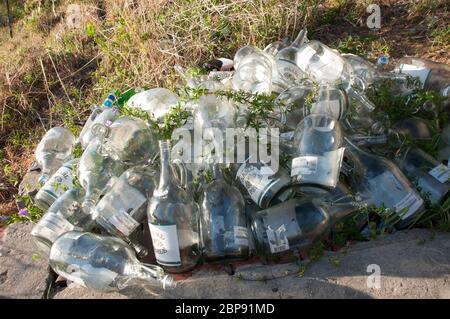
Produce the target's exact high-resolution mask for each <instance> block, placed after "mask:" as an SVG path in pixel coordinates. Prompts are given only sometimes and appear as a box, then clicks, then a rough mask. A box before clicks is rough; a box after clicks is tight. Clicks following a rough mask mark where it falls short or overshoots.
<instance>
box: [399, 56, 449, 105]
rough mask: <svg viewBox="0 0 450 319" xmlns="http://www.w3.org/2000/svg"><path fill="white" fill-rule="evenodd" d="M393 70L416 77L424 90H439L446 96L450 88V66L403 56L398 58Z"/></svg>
mask: <svg viewBox="0 0 450 319" xmlns="http://www.w3.org/2000/svg"><path fill="white" fill-rule="evenodd" d="M395 72H397V73H400V74H407V75H410V76H413V77H418V78H419V80H420V84H421V87H422V88H423V89H425V90H434V91H436V92H440V93H441V95H442V96H445V97H448V93H449V89H450V66H449V65H447V64H445V63H438V62H433V61H429V60H425V59H419V58H415V57H404V58H401V59H400V60H398V62H397V64H396V66H395Z"/></svg>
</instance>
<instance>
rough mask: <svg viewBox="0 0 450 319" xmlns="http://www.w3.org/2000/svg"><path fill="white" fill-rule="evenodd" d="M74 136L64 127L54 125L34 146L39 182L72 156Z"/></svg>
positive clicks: (42, 181)
mask: <svg viewBox="0 0 450 319" xmlns="http://www.w3.org/2000/svg"><path fill="white" fill-rule="evenodd" d="M74 144H75V136H74V135H73V134H72V132H70V131H69V130H68V129H66V128H64V127H54V128H52V129H50V130H48V131H47V133H45V135H44V137H43V138H42V140H41V141H40V142H39V144H38V146H37V147H36V152H35V156H36V160H37V162H38V164H39V165H40V166H41V171H42V173H41V177H40V178H39V183H41V185H43V184H44V183H45V182H46V181H47V180H48V179H49V178H50V176H51V175H52V174H53V173H55V172H56V170H58V168H60V167H61V166H62V165H63V164H64V163H65V162H67V161H69V160H70V159H71V157H72V149H73V146H74Z"/></svg>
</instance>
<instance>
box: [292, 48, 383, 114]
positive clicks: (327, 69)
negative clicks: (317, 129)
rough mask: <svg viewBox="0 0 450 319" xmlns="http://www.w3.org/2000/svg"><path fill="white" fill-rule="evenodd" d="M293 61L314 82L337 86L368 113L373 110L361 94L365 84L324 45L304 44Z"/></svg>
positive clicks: (369, 102)
mask: <svg viewBox="0 0 450 319" xmlns="http://www.w3.org/2000/svg"><path fill="white" fill-rule="evenodd" d="M295 61H296V63H297V66H298V67H299V68H300V69H301V70H302V71H303V72H305V73H306V74H307V75H308V77H309V78H310V79H311V80H313V81H314V82H316V83H323V82H326V83H328V84H330V85H338V86H340V87H342V89H344V90H345V91H346V93H347V94H348V96H349V97H351V98H353V99H355V100H356V101H357V102H358V103H359V104H361V105H362V106H363V107H365V108H366V109H367V110H368V111H373V110H374V109H375V106H374V104H373V103H372V102H371V101H369V100H368V99H367V97H366V96H365V95H364V94H363V93H362V92H363V91H364V90H365V82H364V81H363V80H362V79H361V78H359V77H358V76H357V75H356V74H354V72H353V69H352V67H351V65H350V63H349V62H347V61H346V60H345V59H344V58H343V57H342V56H341V55H340V54H339V53H337V52H335V51H333V50H332V49H330V48H329V47H328V46H326V45H325V44H323V43H321V42H319V41H310V42H308V43H306V44H304V45H303V46H301V47H300V48H299V50H298V52H297V53H296V60H295Z"/></svg>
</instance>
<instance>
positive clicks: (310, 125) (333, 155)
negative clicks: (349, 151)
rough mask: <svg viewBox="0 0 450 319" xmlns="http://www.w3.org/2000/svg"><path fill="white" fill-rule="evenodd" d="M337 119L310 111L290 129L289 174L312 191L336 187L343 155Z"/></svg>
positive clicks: (341, 136)
mask: <svg viewBox="0 0 450 319" xmlns="http://www.w3.org/2000/svg"><path fill="white" fill-rule="evenodd" d="M342 138H343V135H342V130H341V127H340V124H339V122H337V121H335V120H334V119H332V118H331V117H328V116H327V115H322V114H311V115H308V116H307V117H305V119H304V120H303V121H302V122H301V123H300V124H299V125H298V127H297V129H296V130H295V133H294V142H293V147H294V151H295V156H296V157H295V158H293V160H292V168H291V177H292V178H293V181H294V182H295V183H297V184H299V185H300V186H307V187H308V189H310V190H311V191H312V192H315V189H317V192H318V193H321V192H322V191H323V190H324V189H325V190H328V189H332V188H334V187H336V185H337V183H338V181H339V173H340V169H341V164H342V157H343V155H344V148H343V147H342V142H343V140H342Z"/></svg>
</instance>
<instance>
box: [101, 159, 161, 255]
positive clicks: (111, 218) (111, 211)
mask: <svg viewBox="0 0 450 319" xmlns="http://www.w3.org/2000/svg"><path fill="white" fill-rule="evenodd" d="M157 179H158V173H157V171H155V170H154V169H153V168H152V167H150V166H148V165H141V166H135V167H133V168H130V169H128V170H126V171H125V172H124V173H122V175H120V177H119V178H118V179H117V181H116V182H115V183H114V184H113V186H112V187H111V189H110V190H109V191H108V192H107V193H106V194H105V196H103V197H102V199H101V200H100V201H99V202H98V204H97V205H96V206H95V209H94V216H95V221H96V222H97V224H98V225H100V226H101V227H102V228H103V229H105V230H106V231H107V232H108V233H109V234H111V235H113V236H117V237H120V238H121V239H123V240H124V241H125V242H127V243H129V244H130V245H131V246H133V248H135V250H136V251H137V253H138V255H139V256H144V255H146V254H147V251H146V249H145V247H142V245H141V244H140V243H137V242H134V241H133V239H132V234H133V233H134V232H136V231H137V230H139V228H138V227H139V226H140V224H141V223H142V222H143V221H144V219H145V217H146V210H147V204H148V198H149V196H151V195H152V194H153V190H154V188H155V186H156V184H157Z"/></svg>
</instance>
